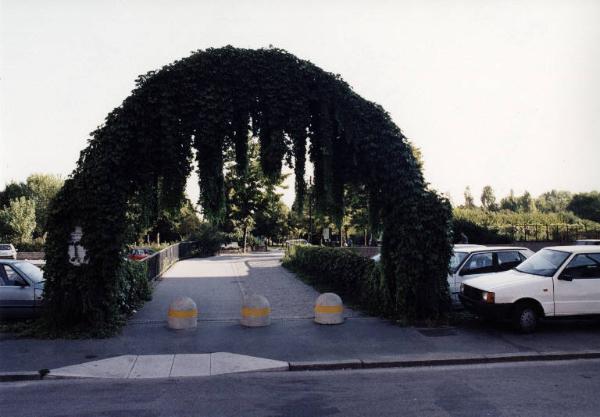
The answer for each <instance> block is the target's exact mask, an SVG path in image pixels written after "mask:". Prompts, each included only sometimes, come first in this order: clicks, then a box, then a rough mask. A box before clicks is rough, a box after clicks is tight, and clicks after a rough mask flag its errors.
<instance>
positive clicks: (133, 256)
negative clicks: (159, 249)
mask: <svg viewBox="0 0 600 417" xmlns="http://www.w3.org/2000/svg"><path fill="white" fill-rule="evenodd" d="M152 254H154V251H153V250H152V249H149V248H134V249H131V250H130V251H129V254H128V255H127V259H129V260H131V261H141V260H142V259H145V258H147V257H148V256H150V255H152Z"/></svg>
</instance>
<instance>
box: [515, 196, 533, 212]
mask: <svg viewBox="0 0 600 417" xmlns="http://www.w3.org/2000/svg"><path fill="white" fill-rule="evenodd" d="M518 205H519V211H521V212H523V213H533V212H534V211H535V202H534V201H533V198H532V197H531V194H530V193H529V191H525V192H524V193H523V195H522V196H521V197H519V199H518Z"/></svg>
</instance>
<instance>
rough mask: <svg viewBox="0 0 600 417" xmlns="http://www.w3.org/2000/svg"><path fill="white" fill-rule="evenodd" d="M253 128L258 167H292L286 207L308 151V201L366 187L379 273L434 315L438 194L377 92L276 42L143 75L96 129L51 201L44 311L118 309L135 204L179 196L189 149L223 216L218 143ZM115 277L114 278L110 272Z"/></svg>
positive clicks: (242, 140) (243, 136) (440, 251)
mask: <svg viewBox="0 0 600 417" xmlns="http://www.w3.org/2000/svg"><path fill="white" fill-rule="evenodd" d="M249 132H251V133H252V134H253V135H254V136H256V137H258V138H259V142H260V149H261V153H260V157H261V165H262V168H263V171H264V172H265V173H266V174H267V175H270V176H273V177H276V176H278V175H279V174H280V172H281V169H282V164H283V163H284V161H287V163H289V164H290V165H292V166H293V167H294V170H295V174H296V206H297V207H301V205H302V202H303V200H304V194H305V189H306V185H305V183H304V173H305V164H306V153H307V152H306V150H307V149H308V155H309V158H310V160H311V161H312V163H313V164H314V178H315V190H316V197H317V206H318V209H319V210H321V211H322V212H324V213H328V214H331V215H333V216H340V215H341V214H342V210H343V209H342V208H343V195H344V193H343V190H344V185H345V184H358V185H361V186H364V187H365V188H366V189H367V190H368V192H369V195H370V212H371V214H372V217H373V219H374V221H378V222H379V221H380V222H381V223H382V224H383V248H382V263H383V268H384V275H383V276H384V282H383V285H386V286H387V287H388V289H389V293H390V294H391V296H392V297H391V298H392V303H393V305H394V310H395V311H396V314H397V316H398V317H404V318H408V319H418V318H435V317H437V316H438V315H439V314H440V312H441V311H442V310H443V308H444V305H445V303H446V302H447V284H446V274H447V265H448V261H449V257H450V251H451V249H450V244H449V241H450V240H449V237H448V230H449V227H448V226H449V221H450V208H449V204H448V202H447V201H446V200H445V199H443V198H441V197H439V196H438V195H437V194H436V193H434V192H432V191H430V190H428V189H427V184H426V183H425V181H424V179H423V175H422V173H421V171H420V167H419V164H418V162H417V161H416V160H415V158H414V156H413V153H412V152H411V149H410V147H409V145H408V143H407V140H406V138H405V137H404V135H403V134H402V132H401V131H400V129H399V128H398V127H397V126H396V125H395V124H394V123H393V122H392V121H391V119H390V117H389V116H388V114H387V113H386V112H385V111H384V110H383V109H382V108H381V107H380V106H378V105H376V104H374V103H371V102H369V101H367V100H365V99H363V98H361V97H360V96H359V95H358V94H356V93H355V92H354V91H352V89H351V88H350V87H349V86H348V85H347V84H346V83H345V82H344V81H343V80H342V79H341V78H340V77H339V76H336V75H333V74H330V73H327V72H325V71H323V70H321V69H320V68H318V67H316V66H315V65H313V64H312V63H310V62H308V61H304V60H301V59H298V58H297V57H295V56H294V55H291V54H289V53H287V52H285V51H282V50H278V49H261V50H248V49H237V48H233V47H225V48H220V49H208V50H206V51H197V52H195V53H193V54H192V55H191V56H189V57H187V58H185V59H181V60H179V61H176V62H174V63H172V64H170V65H167V66H165V67H163V68H162V69H161V70H159V71H152V72H149V73H148V74H146V75H143V76H140V77H139V78H138V80H137V86H136V88H135V89H134V90H133V92H132V94H131V95H130V96H129V97H128V98H126V99H125V101H124V102H123V104H122V105H121V106H120V107H118V108H116V109H115V110H113V111H112V112H111V113H110V114H109V115H108V116H107V118H106V121H105V123H104V124H103V125H102V126H101V127H99V128H98V129H97V130H96V131H94V132H93V133H92V138H91V139H90V141H89V145H88V147H87V148H86V149H85V150H83V151H82V153H81V156H80V158H79V161H78V163H77V168H76V169H75V171H74V172H73V174H72V175H71V177H70V178H69V179H68V180H67V181H66V183H65V186H64V188H63V189H62V191H61V192H60V193H59V195H58V196H57V198H56V200H55V201H54V204H53V206H52V210H51V214H50V218H49V222H48V230H49V232H48V238H47V244H46V254H47V255H46V256H47V266H46V277H47V284H46V302H47V307H48V308H47V315H46V320H45V321H46V323H48V324H50V325H51V326H53V327H57V328H64V327H80V326H91V327H92V328H106V327H111V326H113V325H114V321H115V317H117V314H116V313H117V312H118V310H119V305H118V300H119V297H118V295H119V294H118V292H119V291H122V290H123V288H121V287H122V285H123V284H122V282H121V281H119V279H118V275H119V273H120V272H119V271H121V267H122V263H123V260H122V258H121V255H122V251H123V248H124V245H125V243H126V242H125V240H126V235H127V231H128V227H129V223H130V220H129V219H128V217H127V213H128V212H130V211H131V209H132V206H134V205H136V204H137V205H144V202H145V201H146V200H145V199H144V196H145V195H148V194H152V193H154V194H156V191H157V190H159V191H160V193H159V195H160V201H158V203H157V204H158V205H160V206H161V207H163V208H168V207H174V206H176V205H178V204H179V202H180V199H181V197H182V195H183V191H184V187H185V183H186V178H187V177H188V175H189V174H190V171H191V166H192V158H193V157H194V152H193V150H194V149H195V150H196V153H195V154H196V161H197V165H198V174H199V178H200V193H201V196H200V200H201V205H202V207H203V210H204V213H205V215H206V217H207V218H208V219H210V221H211V222H213V223H216V224H218V223H219V222H220V220H221V219H222V217H223V214H224V209H225V197H224V191H223V155H224V153H225V151H226V150H227V149H232V150H234V152H235V157H236V162H237V164H236V169H239V170H240V171H243V170H245V169H246V166H247V163H248V161H247V149H248V136H249ZM77 226H80V227H81V228H82V230H83V238H82V242H81V243H82V245H83V246H84V247H85V248H86V249H87V256H88V262H87V263H86V264H84V265H80V266H74V265H71V264H70V263H69V261H68V242H69V237H70V234H71V233H72V231H73V229H74V228H75V227H77ZM120 282H121V283H120Z"/></svg>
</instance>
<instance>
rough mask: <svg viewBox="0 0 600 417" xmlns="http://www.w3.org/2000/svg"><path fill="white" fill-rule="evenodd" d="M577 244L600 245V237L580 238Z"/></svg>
mask: <svg viewBox="0 0 600 417" xmlns="http://www.w3.org/2000/svg"><path fill="white" fill-rule="evenodd" d="M575 244H576V245H596V246H598V245H600V239H580V240H576V241H575Z"/></svg>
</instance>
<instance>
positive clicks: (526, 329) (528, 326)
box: [512, 304, 538, 333]
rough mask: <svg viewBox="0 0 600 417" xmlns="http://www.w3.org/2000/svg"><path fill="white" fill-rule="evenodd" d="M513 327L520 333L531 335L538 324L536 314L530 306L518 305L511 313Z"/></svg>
mask: <svg viewBox="0 0 600 417" xmlns="http://www.w3.org/2000/svg"><path fill="white" fill-rule="evenodd" d="M512 318H513V325H514V326H515V329H516V330H517V331H519V332H521V333H532V332H534V331H535V329H536V327H537V324H538V313H537V311H536V309H535V307H534V306H532V305H530V304H520V305H517V306H516V307H515V310H514V312H513V317H512Z"/></svg>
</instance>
